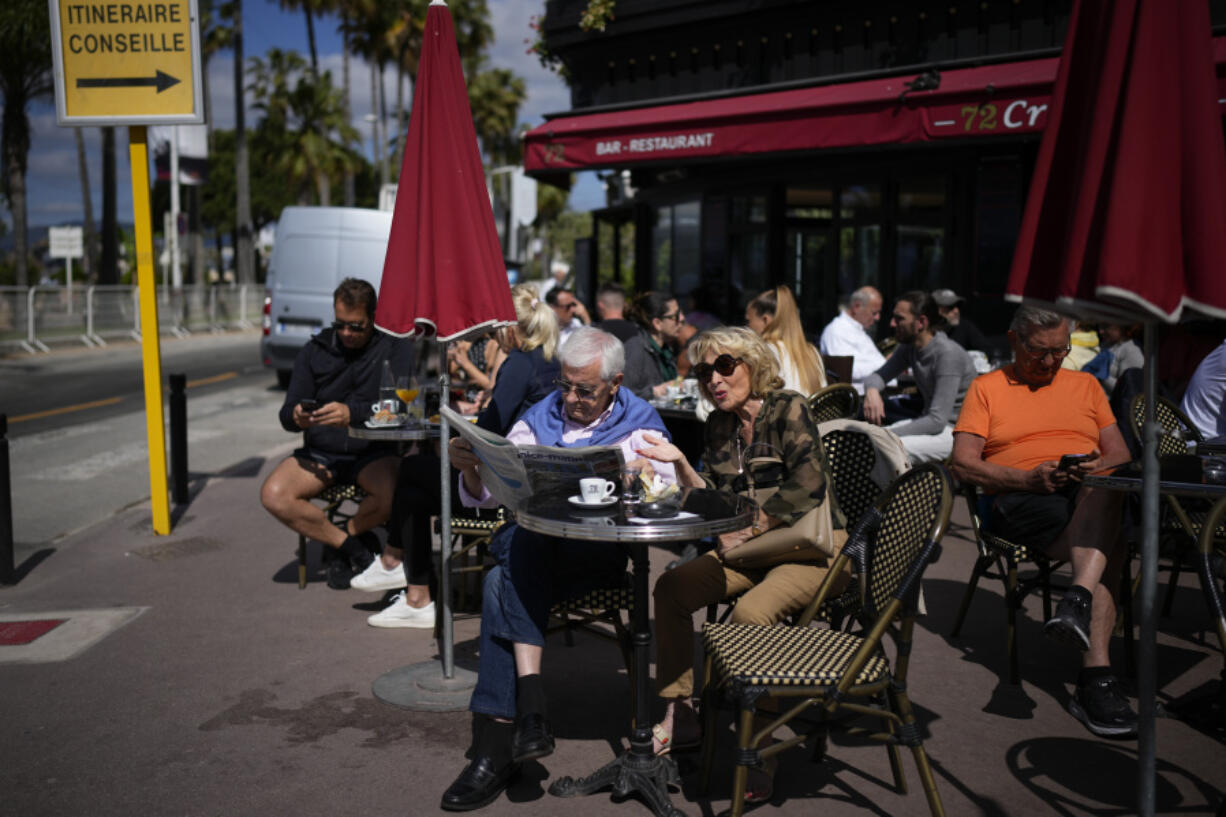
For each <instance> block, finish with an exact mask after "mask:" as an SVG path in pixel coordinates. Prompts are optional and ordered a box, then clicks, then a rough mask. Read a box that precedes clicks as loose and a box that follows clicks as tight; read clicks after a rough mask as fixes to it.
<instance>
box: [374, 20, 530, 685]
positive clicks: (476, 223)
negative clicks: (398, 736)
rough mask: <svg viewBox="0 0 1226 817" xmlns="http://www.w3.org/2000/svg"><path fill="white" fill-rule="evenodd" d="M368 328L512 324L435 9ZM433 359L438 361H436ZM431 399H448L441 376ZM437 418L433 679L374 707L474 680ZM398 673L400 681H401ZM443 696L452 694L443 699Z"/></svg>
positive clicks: (455, 330)
mask: <svg viewBox="0 0 1226 817" xmlns="http://www.w3.org/2000/svg"><path fill="white" fill-rule="evenodd" d="M400 167H401V170H400V181H399V185H398V187H397V189H396V208H395V211H394V212H393V214H392V231H391V237H390V238H389V239H388V242H387V257H386V258H385V259H384V262H383V281H382V283H381V284H380V286H379V301H378V307H377V309H376V311H375V325H376V326H378V327H379V328H380V329H382V330H383V331H385V332H388V333H389V334H393V335H397V336H400V337H404V336H407V335H416V336H420V337H434V338H436V339H437V340H439V341H440V342H444V343H445V342H447V341H451V340H458V339H460V338H464V337H466V336H470V335H476V334H480V333H482V332H486V331H488V330H490V329H493V328H496V327H499V326H506V325H510V324H514V323H515V307H514V305H513V304H512V302H511V288H510V285H509V284H508V283H507V273H506V266H505V264H504V263H503V259H502V247H501V245H500V244H499V242H498V232H497V230H496V229H495V227H494V213H493V210H492V209H491V207H490V200H489V194H488V193H487V192H486V187H485V169H484V167H483V165H482V163H481V152H480V150H479V149H478V147H477V133H476V130H475V129H474V128H473V118H472V111H471V110H470V109H469V107H468V89H467V88H466V86H465V84H464V72H463V70H462V69H461V67H460V52H459V49H458V48H457V46H456V38H455V27H454V25H453V23H452V21H451V13H450V12H449V11H448V9H447V4H446V3H445V2H443V0H433V2H431V3H430V8H429V10H428V11H427V12H426V25H425V32H424V35H423V38H422V48H421V59H420V61H419V63H418V72H417V84H416V86H415V88H414V90H413V108H412V115H411V117H410V119H409V132H408V136H407V138H406V140H405V146H404V158H403V161H402V163H401V166H400ZM445 359H446V356H445V355H440V360H445ZM439 379H440V394H442V395H446V394H447V393H448V388H447V386H448V384H447V370H446V367H445V366H443V367H442V372H441V373H440V378H439ZM448 431H449V429H448V426H447V420H446V418H443V421H442V427H441V438H442V440H443V441H444V445H443V446H442V449H441V459H442V472H441V479H442V509H441V516H442V535H441V540H442V549H443V553H442V587H441V592H440V593H439V599H438V604H439V605H440V607H441V608H442V613H441V622H442V628H441V629H442V645H441V650H440V652H441V653H442V678H438V677H436V674H437V673H436V669H437V666H436V665H434V664H433V663H431V664H428V665H415V666H413V667H408V668H404V670H399V671H398V670H393V671H392V672H390V673H387V674H386V675H384V676H383V677H382V678H380V679H379V680H378V681H376V683H375V693H376V695H378V696H379V697H380V698H381V699H383V700H386V701H388V702H390V703H395V704H398V705H402V706H407V707H412V708H423V709H440V708H443V709H445V708H451V706H450V704H451V703H454V704H455V705H456V706H455V708H463V706H464V705H465V704H467V702H468V699H467V695H466V691H467V690H468V689H471V687H472V684H473V680H472V678H473V674H472V673H467V677H465V678H461V679H457V678H456V672H455V662H454V655H453V634H452V620H451V608H450V603H451V592H450V577H451V569H450V567H451V558H450V556H451V554H450V550H451V548H450V545H451V480H452V477H451V464H450V462H449V458H448V456H447V445H446V444H445V443H446V440H447V439H448V437H449V433H448ZM405 670H407V672H406V671H405ZM448 693H453V696H452V697H450V698H449V697H448Z"/></svg>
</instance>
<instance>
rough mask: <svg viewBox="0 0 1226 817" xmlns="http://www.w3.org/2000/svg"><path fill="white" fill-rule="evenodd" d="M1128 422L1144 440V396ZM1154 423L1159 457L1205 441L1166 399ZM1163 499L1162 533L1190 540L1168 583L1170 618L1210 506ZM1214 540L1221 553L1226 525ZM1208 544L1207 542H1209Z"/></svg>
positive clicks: (1156, 410) (1177, 555)
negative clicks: (1185, 564) (1186, 561)
mask: <svg viewBox="0 0 1226 817" xmlns="http://www.w3.org/2000/svg"><path fill="white" fill-rule="evenodd" d="M1128 419H1129V420H1130V421H1131V423H1132V430H1133V432H1134V433H1135V434H1136V435H1137V439H1138V440H1144V439H1145V438H1144V437H1143V436H1142V428H1143V424H1144V422H1145V395H1144V394H1138V395H1137V396H1136V397H1134V398H1132V403H1131V404H1130V405H1129V407H1128ZM1154 420H1155V421H1156V422H1157V423H1158V425H1159V427H1160V428H1161V433H1160V434H1159V435H1158V456H1159V457H1173V456H1179V455H1186V454H1187V453H1188V445H1187V444H1188V443H1189V442H1192V443H1201V442H1204V441H1205V440H1204V436H1203V435H1202V434H1201V433H1200V430H1199V429H1198V428H1197V427H1196V426H1195V425H1193V424H1192V421H1191V420H1189V419H1188V417H1187V415H1185V414H1184V413H1183V412H1182V411H1180V410H1179V407H1178V406H1176V405H1175V404H1174V403H1172V402H1171V401H1170V400H1167V399H1166V398H1165V397H1159V398H1158V399H1157V400H1155V401H1154ZM1163 500H1164V502H1165V504H1166V508H1167V512H1166V513H1164V514H1162V530H1163V532H1164V533H1166V534H1176V535H1182V536H1186V537H1187V539H1186V540H1185V541H1184V543H1183V546H1182V547H1180V548H1178V550H1177V551H1176V552H1175V553H1174V555H1173V558H1172V560H1171V575H1170V577H1169V579H1168V580H1167V585H1166V598H1165V599H1164V600H1163V602H1162V615H1163V616H1169V615H1170V614H1171V603H1172V601H1173V600H1174V597H1175V588H1176V587H1177V586H1178V584H1179V574H1180V572H1181V568H1182V565H1183V562H1184V559H1185V558H1188V559H1192V560H1193V561H1195V560H1196V559H1197V558H1199V556H1198V555H1197V554H1198V543H1199V542H1200V540H1201V531H1202V529H1203V528H1204V525H1205V518H1206V517H1207V516H1208V515H1209V503H1208V502H1206V501H1204V500H1195V499H1192V500H1189V499H1186V498H1185V499H1180V498H1179V497H1176V496H1171V495H1170V494H1164V495H1163ZM1212 539H1213V540H1214V542H1216V545H1217V550H1219V551H1221V550H1222V543H1223V542H1226V524H1218V525H1216V528H1215V529H1214V531H1213V537H1212ZM1209 541H1210V540H1206V542H1209Z"/></svg>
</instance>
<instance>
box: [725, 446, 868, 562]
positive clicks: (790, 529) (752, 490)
mask: <svg viewBox="0 0 1226 817" xmlns="http://www.w3.org/2000/svg"><path fill="white" fill-rule="evenodd" d="M764 459H765V458H764ZM778 490H779V489H778V487H777V486H771V487H769V488H758V487H756V486H755V485H754V484H753V482H752V480H751V482H750V486H749V491H748V498H749V499H752V500H753V501H754V502H756V503H757V504H758V507H759V508H760V507H762V503H764V502H766V500H768V499H770V498H771V497H772V496H774V495H775V493H776V492H777V491H778ZM839 533H843V534H844V535H843V536H842V537H840V538H842V539H844V540H845V539H846V532H844V531H839ZM841 545H842V542H840V541H837V540H836V536H835V531H834V522H833V520H832V519H831V516H830V502H829V501H828V500H827V501H823V502H822V504H820V505H818V506H817V507H816V508H814V509H813V510H811V511H809V512H808V513H806V514H805V515H804V516H802V517H801V518H800V519H797V520H796V521H795V522H794V523H792V524H791V525H780V526H779V527H777V528H771V529H770V530H768V531H766V532H765V533H761V534H759V535H757V536H755V537H753V538H752V539H747V540H745V541H744V542H742V543H741V544H740V545H738V546H737V547H736V548H734V549H733V550H732V551H731V552H730V553H728V554H726V555H725V556H724V561H725V562H726V563H727V564H729V565H731V566H733V567H745V568H757V567H772V566H774V565H777V564H782V563H784V562H820V561H824V560H826V559H828V558H831V557H833V556H834V555H835V554H836V553H838V551H839V548H840V547H841Z"/></svg>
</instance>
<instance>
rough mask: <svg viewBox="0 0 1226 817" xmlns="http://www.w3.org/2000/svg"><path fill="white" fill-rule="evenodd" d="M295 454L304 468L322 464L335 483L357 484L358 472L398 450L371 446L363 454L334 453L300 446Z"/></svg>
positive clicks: (391, 455)
mask: <svg viewBox="0 0 1226 817" xmlns="http://www.w3.org/2000/svg"><path fill="white" fill-rule="evenodd" d="M293 456H294V457H295V458H296V459H297V460H298V461H299V462H301V463H302V465H303V467H304V468H310V467H311V465H312V464H314V465H322V466H323V467H324V468H326V469H327V470H328V476H329V477H330V478H331V479H332V482H334V483H340V484H346V483H352V484H354V485H356V484H357V482H358V474H360V473H362V469H363V468H365V467H366V466H368V465H370V464H371V463H372V462H374V461H375V460H381V459H383V458H384V457H395V456H396V452H395V451H394V450H393V449H391V448H382V447H379V448H375V447H371V448H368V449H367V450H365V451H363V452H362V453H361V454H333V453H331V452H329V451H320V450H318V449H315V448H298V449H295V450H294V454H293Z"/></svg>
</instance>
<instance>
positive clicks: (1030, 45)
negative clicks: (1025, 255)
mask: <svg viewBox="0 0 1226 817" xmlns="http://www.w3.org/2000/svg"><path fill="white" fill-rule="evenodd" d="M1071 6H1072V4H1071V2H1068V0H981V1H980V2H965V1H964V0H945V2H940V3H938V2H929V1H928V0H917V1H916V2H897V0H893V1H891V0H864V2H859V3H854V4H852V3H840V2H812V0H810V1H809V2H801V1H799V0H756V2H719V1H718V0H703V1H702V2H696V1H695V0H616V2H615V3H614V5H613V17H612V19H610V20H608V21H607V25H606V28H605V30H604V31H603V32H600V31H590V32H585V31H583V30H582V29H580V27H579V20H580V16H581V15H582V14H583V13H584V11H585V10H587V8H588V0H549V2H547V3H546V15H545V18H544V20H543V24H542V35H543V45H544V47H545V48H546V49H547V50H548V52H549V54H550V55H551V56H552V57H553V58H554V59H556V60H557V61H558V63H559V64H560V65H561V66H562V67H563V70H564V71H565V72H566V75H567V77H568V82H569V84H570V87H571V105H572V107H571V110H569V111H565V112H559V113H558V114H555V115H551V116H550V117H549V118H548V119H547V121H546V122H545V123H544V124H543V125H541V126H539V127H538V128H536V129H534V130H533V131H531V132H530V133H529V134H528V135H527V136H526V137H525V142H524V163H525V166H526V168H527V169H528V172H529V173H530V174H533V175H536V176H537V177H538V178H540V179H542V180H544V181H555V182H557V181H559V180H561V179H565V178H567V177H568V176H569V174H570V173H571V172H573V171H576V170H599V171H602V172H607V175H606V178H607V180H608V181H607V184H608V188H609V190H610V195H609V206H608V207H607V208H605V209H602V210H598V211H596V212H595V213H594V214H593V215H594V217H595V218H594V224H595V225H596V228H597V230H603V231H607V232H609V233H612V234H614V235H616V234H618V233H620V232H622V231H626V230H629V229H630V227H631V225H632V227H633V236H634V283H635V286H636V288H637V289H639V290H644V289H652V288H654V289H669V290H672V291H674V292H677V293H678V294H679V295H682V296H688V295H691V294H692V295H693V296H694V297H693V300H692V301H691V302H690V306H691V308H694V307H697V308H701V309H704V310H706V311H711V312H715V313H716V314H718V315H720V316H721V317H723V318H724V319H725V320H733V321H739V319H740V315H741V310H742V309H743V304H744V302H745V300H746V299H747V298H748V297H752V296H753V295H755V294H757V293H758V292H760V291H761V290H763V289H765V288H767V287H770V286H773V285H775V284H778V283H786V284H788V285H789V286H791V287H792V289H793V291H794V292H795V293H796V294H797V298H798V301H799V303H800V306H801V310H802V315H803V317H804V320H805V325H806V327H807V328H808V329H809V330H810V331H812V332H816V331H820V329H821V327H822V326H823V325H824V324H825V323H826V322H827V321H828V320H830V318H831V317H833V316H834V314H835V313H836V310H837V308H838V304H839V303H840V302H841V301H842V300H844V299H845V298H846V296H847V295H848V294H849V293H850V292H851V291H853V290H854V289H856V288H857V287H859V286H861V285H864V284H872V285H874V286H876V287H877V288H878V289H880V290H881V291H882V293H883V295H884V297H885V300H886V309H887V310H888V309H889V308H890V307H889V305H890V304H891V303H892V300H893V298H894V297H895V296H896V295H898V294H900V293H902V292H904V291H906V290H908V289H914V288H919V289H933V288H937V287H951V288H953V289H955V290H956V291H958V292H959V293H960V294H962V295H964V296H966V297H967V298H968V299H969V302H968V304H967V305H965V306H964V313H965V314H968V315H969V316H970V317H972V318H973V319H974V320H976V322H978V323H979V324H980V325H981V326H983V327H984V328H985V330H986V331H988V332H989V334H999V333H1000V332H1003V327H1004V325H1005V323H1007V319H1008V315H1009V314H1010V313H1011V311H1012V307H1010V306H1008V305H1006V304H1005V302H1004V299H1003V293H1004V287H1005V282H1006V279H1007V277H1008V272H1009V265H1010V262H1011V259H1012V254H1013V246H1014V242H1015V239H1016V235H1017V231H1018V226H1019V223H1020V219H1021V214H1022V211H1023V208H1024V204H1025V197H1026V193H1027V188H1028V185H1029V180H1030V175H1031V170H1032V166H1033V163H1034V159H1035V156H1036V154H1037V149H1038V143H1039V139H1040V138H1041V136H1042V130H1043V126H1044V125H1045V123H1046V114H1047V108H1048V105H1049V102H1050V98H1051V93H1052V88H1053V85H1054V82H1055V79H1056V73H1057V70H1058V67H1059V54H1060V50H1061V45H1062V43H1063V41H1064V36H1065V33H1066V26H1067V23H1068V18H1069V13H1070V10H1071ZM1210 8H1211V15H1212V19H1213V23H1214V25H1215V28H1214V35H1215V40H1214V47H1215V60H1216V63H1217V66H1218V77H1219V87H1220V88H1221V93H1220V97H1221V99H1222V103H1221V104H1222V106H1223V109H1224V110H1226V79H1224V77H1226V36H1223V35H1226V25H1223V24H1226V0H1212V1H1211V3H1210ZM1224 146H1226V143H1224ZM1224 149H1226V147H1224ZM597 238H599V237H597ZM613 244H614V245H615V246H616V244H617V242H616V240H614V241H613ZM589 249H590V248H589ZM597 257H598V253H595V252H586V253H580V256H579V260H580V261H581V263H580V264H578V265H577V266H578V267H579V268H580V269H578V270H577V272H579V281H578V287H579V289H580V290H581V292H582V291H584V290H586V291H591V290H592V289H593V288H594V287H595V286H596V285H597V284H598V283H599V282H601V281H603V280H606V279H608V278H611V277H612V276H613V275H614V274H615V273H614V270H615V266H614V265H613V264H610V263H608V262H606V263H605V264H603V265H601V264H599V263H597V262H596V260H595V259H596V258H597ZM885 323H888V321H886V322H885Z"/></svg>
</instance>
